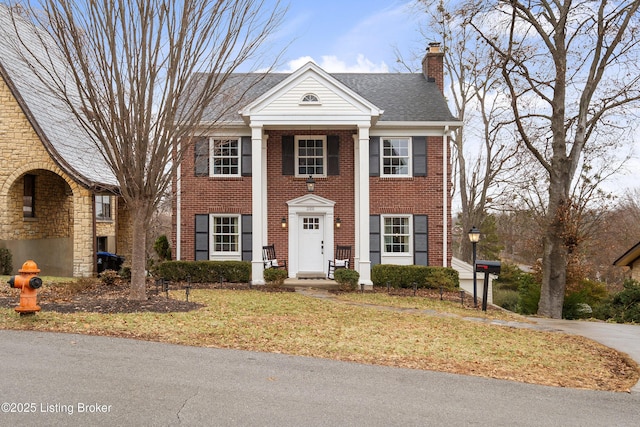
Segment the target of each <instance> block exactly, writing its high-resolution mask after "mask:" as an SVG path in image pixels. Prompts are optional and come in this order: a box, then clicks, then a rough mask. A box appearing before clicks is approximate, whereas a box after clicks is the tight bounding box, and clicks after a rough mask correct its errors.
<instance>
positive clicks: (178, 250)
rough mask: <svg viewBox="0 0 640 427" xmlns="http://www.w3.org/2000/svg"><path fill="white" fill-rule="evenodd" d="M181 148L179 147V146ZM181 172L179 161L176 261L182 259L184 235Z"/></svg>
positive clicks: (177, 170) (177, 173)
mask: <svg viewBox="0 0 640 427" xmlns="http://www.w3.org/2000/svg"><path fill="white" fill-rule="evenodd" d="M178 148H179V147H178ZM181 172H182V165H181V164H180V163H178V167H177V169H176V175H177V176H176V261H180V259H181V254H180V252H181V245H180V241H181V240H182V239H181V236H182V232H181V224H182V214H181V211H182V210H181V206H180V205H181V203H182V197H181V193H182V192H181V191H180V190H181V179H180V178H181V176H182V175H181Z"/></svg>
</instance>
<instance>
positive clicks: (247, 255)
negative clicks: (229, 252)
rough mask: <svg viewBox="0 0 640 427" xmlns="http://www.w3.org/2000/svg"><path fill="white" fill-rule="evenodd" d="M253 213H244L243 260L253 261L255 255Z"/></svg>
mask: <svg viewBox="0 0 640 427" xmlns="http://www.w3.org/2000/svg"><path fill="white" fill-rule="evenodd" d="M252 230H253V226H252V222H251V215H242V260H243V261H251V258H252V255H253V238H252Z"/></svg>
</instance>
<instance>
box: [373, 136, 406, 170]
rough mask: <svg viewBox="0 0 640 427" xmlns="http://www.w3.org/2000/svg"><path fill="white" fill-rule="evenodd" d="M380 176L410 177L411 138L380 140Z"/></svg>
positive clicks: (385, 138) (386, 138)
mask: <svg viewBox="0 0 640 427" xmlns="http://www.w3.org/2000/svg"><path fill="white" fill-rule="evenodd" d="M381 144H382V147H381V153H382V155H381V156H380V159H381V162H382V165H381V174H380V176H388V177H399V176H402V177H404V176H411V138H389V137H383V138H381Z"/></svg>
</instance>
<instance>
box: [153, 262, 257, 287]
mask: <svg viewBox="0 0 640 427" xmlns="http://www.w3.org/2000/svg"><path fill="white" fill-rule="evenodd" d="M153 275H154V276H155V277H162V278H164V279H166V280H170V281H173V282H180V281H186V280H187V279H188V278H189V279H190V280H191V281H192V282H194V283H214V282H217V281H219V280H220V277H224V279H225V280H226V281H227V282H233V283H238V282H240V283H246V282H248V281H249V280H250V279H251V263H250V262H249V261H164V262H161V263H159V264H157V265H156V266H155V267H154V271H153Z"/></svg>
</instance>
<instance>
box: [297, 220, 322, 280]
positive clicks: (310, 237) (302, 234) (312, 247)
mask: <svg viewBox="0 0 640 427" xmlns="http://www.w3.org/2000/svg"><path fill="white" fill-rule="evenodd" d="M298 227H299V229H298V277H319V276H321V277H324V275H325V272H324V259H325V258H324V253H325V247H324V216H311V215H302V216H300V218H299V221H298Z"/></svg>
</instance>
